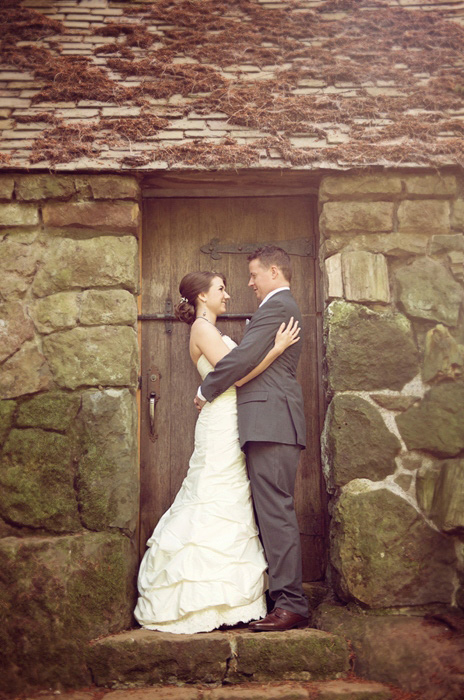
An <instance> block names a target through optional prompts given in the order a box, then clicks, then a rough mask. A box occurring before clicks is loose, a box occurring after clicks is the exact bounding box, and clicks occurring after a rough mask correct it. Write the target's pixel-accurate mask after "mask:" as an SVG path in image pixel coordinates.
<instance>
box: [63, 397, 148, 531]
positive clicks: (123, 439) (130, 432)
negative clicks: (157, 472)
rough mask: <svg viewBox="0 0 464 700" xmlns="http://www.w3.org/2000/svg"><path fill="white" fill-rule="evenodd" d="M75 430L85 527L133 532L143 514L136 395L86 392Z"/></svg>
mask: <svg viewBox="0 0 464 700" xmlns="http://www.w3.org/2000/svg"><path fill="white" fill-rule="evenodd" d="M76 431H77V432H76V437H77V443H78V449H79V457H78V459H79V466H78V478H77V488H78V499H79V510H80V513H81V518H82V522H83V524H84V526H85V527H87V528H88V529H89V530H105V529H107V528H110V527H111V528H113V527H115V528H121V529H124V530H128V531H130V532H132V531H133V530H134V529H135V525H136V519H137V511H138V489H137V483H138V469H137V407H136V402H135V397H134V396H132V394H131V393H130V392H129V391H128V390H127V389H123V390H116V389H109V390H108V391H90V392H85V393H84V394H83V397H82V410H81V412H80V414H79V419H78V423H77V425H76Z"/></svg>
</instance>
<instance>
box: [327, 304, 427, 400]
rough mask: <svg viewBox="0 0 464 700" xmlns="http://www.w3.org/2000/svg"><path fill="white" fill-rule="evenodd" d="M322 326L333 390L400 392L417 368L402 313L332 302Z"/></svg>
mask: <svg viewBox="0 0 464 700" xmlns="http://www.w3.org/2000/svg"><path fill="white" fill-rule="evenodd" d="M325 329H326V334H327V354H326V357H327V364H328V378H329V384H330V388H331V389H332V390H333V391H348V390H354V391H360V390H367V391H372V390H376V389H396V390H400V389H402V388H403V386H404V385H405V384H406V383H407V382H409V381H410V380H411V379H413V377H414V376H415V375H416V374H417V372H418V370H419V364H418V352H417V349H416V346H415V343H414V339H413V335H412V331H411V326H410V323H409V321H408V320H407V318H406V317H405V316H403V315H402V314H399V313H392V312H390V311H388V312H377V311H373V310H371V309H368V308H367V307H365V306H361V305H359V304H350V303H347V302H345V301H334V302H332V304H330V306H329V310H328V313H327V314H326V319H325Z"/></svg>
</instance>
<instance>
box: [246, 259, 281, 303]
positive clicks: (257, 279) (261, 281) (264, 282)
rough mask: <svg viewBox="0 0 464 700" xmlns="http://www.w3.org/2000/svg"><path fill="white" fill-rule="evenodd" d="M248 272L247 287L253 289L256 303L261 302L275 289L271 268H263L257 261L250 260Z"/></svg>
mask: <svg viewBox="0 0 464 700" xmlns="http://www.w3.org/2000/svg"><path fill="white" fill-rule="evenodd" d="M249 270H250V281H249V282H248V286H249V287H252V288H253V290H254V293H255V294H256V297H257V299H258V301H262V300H263V299H264V297H265V296H266V295H267V294H269V292H272V290H273V289H274V287H275V279H274V278H275V275H274V274H273V267H272V266H271V267H268V268H266V267H263V266H262V265H261V263H260V262H259V260H257V259H255V260H250V263H249Z"/></svg>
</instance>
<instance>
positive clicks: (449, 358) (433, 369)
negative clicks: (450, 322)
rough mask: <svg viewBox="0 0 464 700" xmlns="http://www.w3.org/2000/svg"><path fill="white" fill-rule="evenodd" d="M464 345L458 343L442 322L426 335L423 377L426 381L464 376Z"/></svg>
mask: <svg viewBox="0 0 464 700" xmlns="http://www.w3.org/2000/svg"><path fill="white" fill-rule="evenodd" d="M463 368H464V346H463V345H458V343H457V342H456V340H455V339H454V338H453V336H452V335H451V333H450V332H449V330H448V329H447V328H446V327H445V326H443V325H442V324H441V323H440V324H438V326H435V328H432V329H431V330H430V331H428V333H427V335H426V336H425V352H424V363H423V366H422V378H423V379H424V381H425V382H431V381H435V380H436V381H441V380H443V379H458V378H459V377H462V374H463Z"/></svg>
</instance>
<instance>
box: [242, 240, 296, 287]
mask: <svg viewBox="0 0 464 700" xmlns="http://www.w3.org/2000/svg"><path fill="white" fill-rule="evenodd" d="M251 260H259V262H260V263H261V265H262V266H263V267H265V268H266V269H269V268H270V267H271V265H275V266H276V267H278V268H279V269H280V271H281V272H282V274H283V276H284V277H285V279H286V280H287V281H288V282H291V281H292V264H291V262H290V256H289V254H288V253H287V252H286V251H285V250H284V249H283V248H279V247H278V246H276V245H265V246H263V247H262V248H258V250H255V252H254V253H252V254H251V255H249V256H248V262H251Z"/></svg>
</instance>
